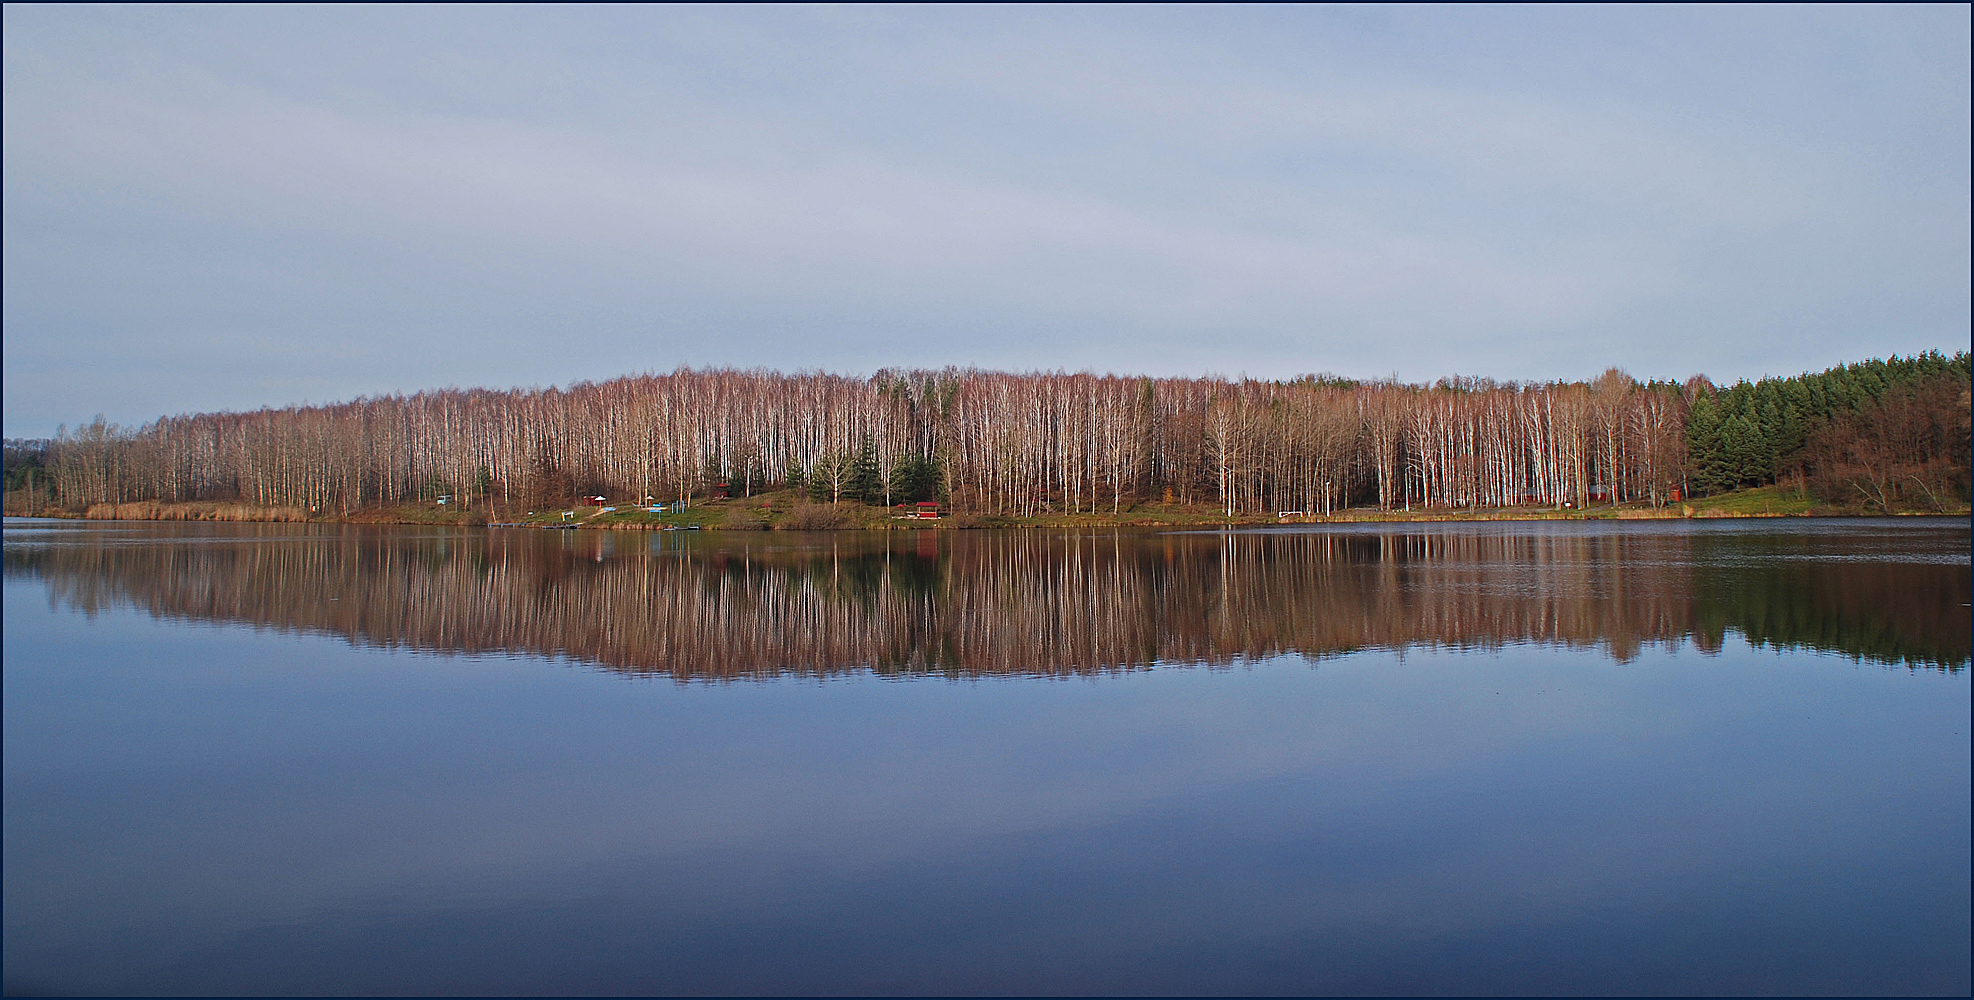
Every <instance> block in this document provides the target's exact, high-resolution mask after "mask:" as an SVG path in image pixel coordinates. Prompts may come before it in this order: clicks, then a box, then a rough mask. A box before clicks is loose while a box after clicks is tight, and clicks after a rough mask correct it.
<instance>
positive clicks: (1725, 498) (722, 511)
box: [8, 490, 1969, 532]
mask: <svg viewBox="0 0 1974 1000" xmlns="http://www.w3.org/2000/svg"><path fill="white" fill-rule="evenodd" d="M754 499H759V498H754ZM791 513H792V514H793V515H794V516H791ZM1968 515H1969V511H1968V510H1967V509H1964V508H1963V509H1961V510H1948V511H1917V510H1915V511H1891V512H1886V511H1874V510H1865V509H1846V508H1839V507H1835V506H1834V505H1824V504H1819V503H1815V502H1813V501H1811V500H1809V499H1808V498H1806V497H1802V496H1787V497H1778V496H1774V495H1772V494H1770V493H1769V491H1764V490H1750V491H1743V492H1742V493H1739V494H1723V495H1721V496H1718V497H1709V498H1706V499H1704V500H1702V501H1700V502H1698V503H1682V504H1676V505H1668V506H1664V507H1656V508H1655V507H1650V506H1646V505H1642V504H1640V505H1625V506H1600V507H1594V508H1590V509H1585V510H1576V509H1567V508H1566V509H1562V510H1558V509H1555V508H1550V507H1544V508H1514V507H1508V508H1487V509H1480V510H1468V509H1452V510H1446V509H1432V510H1412V511H1396V510H1394V511H1382V510H1377V509H1375V508H1355V509H1351V510H1347V511H1338V512H1336V513H1334V514H1331V515H1327V516H1326V515H1320V514H1319V515H1311V516H1294V517H1279V516H1278V517H1255V516H1237V517H1233V518H1228V517H1226V516H1224V515H1223V514H1221V513H1220V512H1219V511H1218V510H1200V509H1198V508H1196V507H1195V508H1184V507H1154V508H1152V509H1145V508H1142V507H1141V508H1138V509H1136V510H1132V511H1123V512H1120V513H1118V514H1115V515H1111V514H1083V513H1078V514H1059V513H1050V514H1039V515H1034V516H1029V517H1019V516H1000V515H975V514H967V513H959V514H955V515H950V516H944V517H939V518H936V519H920V518H913V517H901V516H898V515H896V514H894V513H892V511H891V509H889V508H883V507H870V506H865V505H863V504H850V503H844V504H835V505H830V504H816V505H789V504H786V503H781V504H778V503H776V502H775V500H774V499H773V498H769V499H767V500H765V501H762V502H760V503H758V504H757V503H755V502H754V500H753V499H750V500H749V501H747V502H744V503H743V502H736V501H709V502H707V503H704V504H701V505H699V506H695V507H688V508H686V509H684V510H678V511H671V512H668V513H667V514H662V515H651V514H648V513H646V512H645V511H643V510H620V511H615V512H602V511H599V512H598V513H594V514H590V515H587V516H585V517H582V518H578V519H567V518H559V517H558V518H557V519H554V520H551V519H549V518H547V517H546V516H544V515H533V516H532V517H531V518H530V519H528V520H522V521H493V520H492V519H491V518H489V517H488V515H487V512H486V511H484V510H458V509H447V508H445V507H440V506H436V505H431V504H405V505H399V506H396V507H388V508H366V509H363V510H357V511H351V512H349V513H329V514H324V513H319V512H311V511H306V510H302V509H300V508H295V507H258V506H254V505H251V504H241V503H232V502H213V501H193V502H185V503H169V504H167V503H160V502H157V501H141V502H136V503H126V504H95V505H92V506H91V507H89V508H87V509H86V510H83V511H75V510H47V509H44V510H41V511H37V512H34V513H31V514H9V515H8V516H9V517H43V518H50V519H56V520H90V521H214V522H218V521H225V522H236V523H287V524H390V525H406V526H416V525H423V526H430V527H507V528H534V529H539V530H565V531H567V530H578V531H676V530H688V531H755V532H759V531H767V530H809V531H814V530H870V531H890V530H897V531H908V530H928V529H930V530H945V531H952V530H966V529H975V528H1061V529H1069V528H1200V529H1208V528H1269V527H1284V526H1288V525H1303V524H1325V525H1339V524H1444V523H1461V522H1481V521H1680V520H1741V519H1752V518H1802V517H1872V518H1879V517H1884V518H1891V517H1926V516H1930V517H1956V516H1957V517H1966V516H1968ZM819 516H820V518H821V520H822V522H823V523H818V517H819ZM790 522H793V523H790Z"/></svg>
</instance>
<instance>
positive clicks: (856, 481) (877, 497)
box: [843, 437, 884, 503]
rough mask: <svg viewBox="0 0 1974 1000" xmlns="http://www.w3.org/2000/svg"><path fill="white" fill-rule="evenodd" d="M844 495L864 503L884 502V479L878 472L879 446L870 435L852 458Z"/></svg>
mask: <svg viewBox="0 0 1974 1000" xmlns="http://www.w3.org/2000/svg"><path fill="white" fill-rule="evenodd" d="M843 495H844V496H848V497H855V498H856V499H858V500H861V501H863V502H864V503H883V502H884V479H883V477H881V476H879V475H878V472H877V446H876V445H873V444H872V443H871V440H870V438H868V437H867V438H864V444H863V447H862V448H859V449H858V450H857V456H856V457H855V458H853V459H851V460H850V475H849V478H848V480H847V481H846V482H845V483H844V486H843Z"/></svg>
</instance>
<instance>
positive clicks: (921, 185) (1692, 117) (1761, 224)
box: [0, 4, 1970, 437]
mask: <svg viewBox="0 0 1974 1000" xmlns="http://www.w3.org/2000/svg"><path fill="white" fill-rule="evenodd" d="M1969 35H1970V23H1969V8H1968V7H1967V6H1965V5H1952V6H1930V7H1883V6H1872V7H1842V8H1837V7H1807V8H1779V7H1770V6H1760V7H1733V8H1718V7H1698V8H1685V7H1682V8H1652V7H1643V8H1622V9H1611V8H1606V7H1598V8H1552V7H1535V8H1529V7H1515V8H1473V7H1456V8H1430V7H1426V8H1421V7H1399V8H1392V7H1370V8H1364V7H1248V8H1239V7H1234V8H1230V7H1203V8H1202V7H1146V8H1118V7H1108V6H1106V7H1092V8H1075V7H1069V8H1063V7H1046V8H1028V7H1016V8H981V7H965V8H952V7H934V8H896V7H876V8H860V7H848V8H844V7H826V8H790V7H767V8H749V7H730V6H722V7H711V8H695V7H659V8H624V7H589V8H585V7H540V8H537V7H488V8H462V7H450V6H448V7H414V8H398V7H347V6H346V7H330V8H309V7H234V6H218V7H198V8H174V7H149V6H144V7H95V8H85V7H76V6H35V5H21V4H8V5H6V6H5V8H4V36H0V46H4V53H5V57H4V87H5V92H4V151H3V154H0V155H3V157H4V171H3V172H4V213H0V240H3V241H4V303H3V304H0V305H3V308H0V324H4V342H3V347H0V352H3V354H4V357H3V358H0V360H3V361H4V364H3V365H0V381H3V382H4V385H0V388H3V389H4V397H3V399H4V403H0V424H4V431H5V434H6V436H8V437H38V436H43V435H47V434H49V433H52V432H53V431H55V429H56V428H57V426H58V425H60V424H63V423H67V424H69V425H70V426H74V425H76V424H78V423H82V422H86V421H88V420H89V419H91V418H92V417H93V416H95V415H97V414H101V415H104V416H105V417H106V418H107V419H109V420H110V421H112V422H116V423H123V424H139V423H142V422H145V421H148V420H152V419H155V418H157V417H158V416H160V415H164V414H175V413H184V412H197V411H207V410H217V409H231V410H240V409H256V408H259V407H263V406H277V407H278V406H286V405H291V404H296V403H304V402H317V403H321V402H331V401H337V400H343V399H350V398H354V397H357V396H363V395H376V394H385V393H394V392H416V391H418V390H421V389H430V388H440V387H445V386H494V387H507V386H546V385H566V384H569V383H571V382H574V381H581V380H600V379H606V378H611V377H614V376H617V375H623V374H630V373H635V372H642V371H669V370H671V369H673V368H676V367H678V366H681V365H690V366H694V367H704V366H734V367H748V368H751V367H767V368H774V369H779V370H784V371H795V370H804V369H822V370H827V371H833V372H843V373H852V374H867V373H870V372H874V371H877V370H879V369H883V368H899V367H934V368H937V367H945V366H948V365H959V366H979V367H985V368H997V369H1010V370H1022V371H1027V370H1056V369H1062V370H1069V371H1078V370H1090V371H1096V372H1117V373H1128V374H1150V375H1207V374H1219V375H1227V376H1239V375H1248V376H1252V377H1257V378H1288V377H1293V376H1295V375H1298V374H1303V373H1310V372H1330V373H1335V374H1340V375H1345V376H1349V377H1356V378H1379V377H1387V376H1391V375H1396V376H1397V377H1399V378H1402V379H1405V380H1409V381H1420V380H1431V379H1436V378H1438V377H1441V376H1444V375H1451V374H1477V375H1485V376H1491V377H1494V378H1500V379H1518V380H1550V379H1557V378H1567V379H1576V378H1588V377H1593V376H1595V375H1596V374H1598V373H1599V372H1601V371H1603V370H1604V369H1605V368H1607V367H1610V366H1613V365H1615V366H1618V367H1621V368H1623V369H1625V370H1627V371H1629V372H1630V373H1631V374H1632V375H1634V376H1635V377H1638V378H1640V379H1647V378H1682V379H1683V378H1685V377H1687V376H1690V375H1692V374H1695V373H1705V374H1707V375H1709V376H1711V377H1713V378H1714V379H1716V380H1717V381H1731V380H1733V379H1735V378H1741V377H1749V378H1756V377H1760V376H1762V375H1765V374H1776V375H1786V374H1794V373H1797V372H1801V371H1807V370H1820V369H1822V368H1825V367H1828V366H1830V365H1833V364H1837V363H1841V362H1844V361H1851V360H1861V359H1864V358H1868V357H1882V356H1884V355H1887V354H1892V353H1901V354H1910V353H1914V352H1917V351H1922V350H1928V349H1940V350H1945V351H1948V352H1952V351H1956V350H1965V349H1967V347H1968V343H1969V329H1970V306H1969V271H1970V259H1969V258H1970V253H1969V245H1970V235H1969V218H1970V204H1969V185H1970V177H1969V159H1970V150H1969V113H1970V111H1969V89H1970V80H1969V60H1970V53H1969Z"/></svg>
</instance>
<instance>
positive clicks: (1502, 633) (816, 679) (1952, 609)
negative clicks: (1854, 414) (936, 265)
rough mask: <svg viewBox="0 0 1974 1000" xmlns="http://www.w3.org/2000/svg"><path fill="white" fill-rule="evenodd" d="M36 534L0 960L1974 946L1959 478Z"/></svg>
mask: <svg viewBox="0 0 1974 1000" xmlns="http://www.w3.org/2000/svg"><path fill="white" fill-rule="evenodd" d="M4 550H5V582H4V592H5V619H4V623H5V636H4V640H5V658H4V695H5V705H4V711H5V735H4V738H5V765H4V770H5V775H4V824H5V826H4V829H5V851H4V879H5V887H4V895H5V899H4V909H5V941H4V947H5V956H4V957H5V974H6V984H7V988H8V990H9V991H10V992H28V991H48V992H57V993H61V992H80V993H113V994H114V993H263V992H265V993H570V992H574V993H679V992H685V993H754V994H758V993H789V992H794V993H956V992H958V993H967V992H975V993H977V992H986V993H1241V994H1254V993H1296V994H1312V993H1346V994H1363V993H1812V994H1818V993H1846V994H1848V993H1872V994H1888V993H1889V994H1912V993H1947V994H1955V993H1957V994H1966V993H1968V992H1969V990H1970V971H1969V970H1970V948H1969V939H1970V920H1969V912H1970V892H1969V881H1970V876H1969V869H1970V837H1969V827H1970V820H1969V815H1970V798H1969V786H1970V770H1969V768H1970V762H1969V734H1968V722H1969V713H1970V700H1969V673H1968V670H1967V667H1968V665H1969V629H1970V623H1969V603H1970V586H1969V530H1968V523H1967V522H1966V521H1965V520H1954V519H1921V518H1900V519H1880V520H1814V521H1811V520H1779V519H1773V520H1751V521H1672V522H1665V521H1660V522H1604V523H1587V522H1498V523H1489V524H1442V525H1431V524H1406V525H1359V526H1338V527H1332V528H1308V529H1303V528H1297V529H1282V530H1256V531H1239V532H1225V533H1222V532H1183V533H1179V532H1174V533H1149V532H1113V531H1104V532H1089V533H1061V532H1045V531H904V532H891V533H884V534H852V533H835V534H809V535H803V534H794V533H715V532H654V533H630V532H593V531H531V530H518V529H492V530H485V529H481V530H470V529H431V528H412V527H356V526H348V527H337V526H327V527H325V526H287V525H201V524H159V523H136V522H107V523H105V522H87V523H85V522H49V521H26V520H15V519H9V520H8V521H7V522H6V526H5V535H4Z"/></svg>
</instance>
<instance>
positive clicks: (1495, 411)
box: [7, 352, 1969, 517]
mask: <svg viewBox="0 0 1974 1000" xmlns="http://www.w3.org/2000/svg"><path fill="white" fill-rule="evenodd" d="M1968 375H1969V358H1968V354H1967V353H1966V352H1961V353H1957V354H1955V355H1953V356H1951V357H1948V356H1946V355H1943V354H1940V353H1938V352H1930V353H1926V354H1921V355H1918V356H1915V357H1912V358H1898V357H1893V358H1890V359H1887V360H1883V361H1870V362H1865V363H1862V364H1855V365H1846V366H1841V367H1838V368H1833V369H1830V370H1829V371H1826V372H1822V373H1818V374H1811V375H1803V376H1797V377H1794V378H1787V379H1763V380H1761V381H1759V382H1753V383H1750V382H1747V381H1742V382H1739V383H1736V384H1734V385H1732V386H1728V387H1724V388H1722V387H1717V386H1715V385H1713V384H1712V383H1710V382H1708V381H1707V380H1706V379H1704V378H1701V377H1697V376H1696V377H1695V378H1693V379H1690V380H1688V381H1687V382H1685V383H1675V382H1659V381H1650V382H1642V383H1641V382H1639V381H1637V380H1635V379H1633V378H1631V377H1630V376H1628V375H1626V374H1625V373H1623V372H1621V371H1618V370H1616V369H1612V370H1611V371H1608V372H1606V373H1605V374H1604V375H1603V376H1601V377H1599V378H1597V379H1595V380H1592V381H1588V382H1551V383H1537V384H1516V383H1513V382H1507V383H1501V382H1495V381H1492V380H1488V379H1480V378H1448V379H1441V380H1440V381H1438V382H1437V383H1433V384H1430V385H1418V384H1406V383H1400V382H1397V381H1382V382H1358V381H1352V380H1348V379H1341V378H1335V377H1328V376H1315V375H1312V376H1305V377H1302V378H1297V379H1293V380H1284V381H1269V380H1259V379H1223V378H1143V377H1124V376H1116V375H1094V374H1090V373H1075V374H1071V373H1062V372H1054V373H1048V372H1039V373H1007V372H993V371H980V370H974V369H945V370H938V371H923V370H921V371H889V370H887V371H882V372H879V373H877V374H876V375H874V376H871V377H869V378H860V377H851V376H842V375H831V374H826V373H818V372H804V373H796V374H783V373H778V372H772V371H764V370H752V371H739V370H730V369H712V370H694V369H686V368H681V369H679V370H677V371H674V372H671V373H668V374H659V375H654V374H645V375H637V376H630V377H625V378H618V379H612V380H609V381H604V382H597V383H579V384H576V385H572V386H569V387H567V388H548V389H515V390H506V391H500V390H487V389H471V390H456V389H446V390H438V391H430V392H421V393H417V394H413V395H391V396H378V397H367V398H361V399H357V400H353V401H350V402H346V403H338V404H332V405H325V406H297V407H286V408H281V409H263V410H257V411H253V412H225V413H203V414H193V415H183V416H173V417H163V418H160V419H158V420H156V421H154V422H152V423H149V424H145V425H143V426H141V427H118V426H115V425H110V424H107V423H105V422H104V421H103V420H101V419H100V418H98V419H97V420H96V421H94V422H92V423H90V424H88V425H85V426H82V427H79V428H75V429H68V428H64V429H63V430H62V431H61V432H60V433H58V434H57V436H56V437H55V438H54V439H53V440H52V441H49V442H45V443H42V444H41V445H40V446H39V450H36V449H35V448H33V447H30V445H31V444H32V443H29V442H9V449H8V453H7V454H8V456H9V457H8V462H9V471H8V486H9V489H10V490H12V489H14V488H15V484H14V478H15V471H14V470H15V466H16V451H17V450H19V451H20V452H21V454H22V456H23V457H22V458H21V464H22V467H23V468H25V463H26V461H27V458H26V457H25V456H28V455H30V454H31V455H32V457H33V461H34V462H37V463H39V464H38V465H36V466H35V468H36V469H38V470H39V473H38V474H39V475H40V476H41V479H40V480H39V481H40V482H42V483H44V484H46V485H45V488H46V489H47V490H48V491H49V496H50V497H51V498H52V499H53V500H54V501H55V502H56V503H60V504H64V505H69V506H82V505H88V504H95V503H117V502H130V501H136V500H161V501H167V502H169V501H187V500H239V501H243V502H248V503H254V504H261V505H266V506H288V507H297V508H302V509H306V510H311V511H318V512H338V511H340V512H349V511H352V510H355V509H358V508H361V507H368V506H379V505H391V504H397V503H403V502H407V501H419V500H427V501H429V500H435V499H437V498H439V497H442V496H449V497H452V498H455V500H456V502H461V503H469V504H492V505H494V506H495V508H496V510H500V509H507V508H516V507H533V506H538V505H545V504H552V503H559V502H564V501H566V500H568V499H569V498H571V497H575V496H582V495H602V496H606V497H610V498H613V499H616V498H623V499H633V500H641V499H644V498H646V497H651V498H656V499H662V500H667V501H676V502H680V503H688V504H689V503H692V502H694V501H695V500H697V499H700V498H704V497H707V496H709V495H712V494H714V493H716V492H719V491H725V492H728V493H730V494H732V495H735V496H742V495H751V494H753V493H755V492H759V491H763V490H775V489H784V488H791V487H792V488H802V489H806V490H807V491H809V494H810V495H811V496H812V497H814V498H816V499H818V500H823V501H829V502H842V501H860V502H865V503H883V504H893V503H901V502H906V501H910V500H920V499H930V498H934V497H937V498H940V499H943V500H945V501H946V502H947V503H949V504H951V505H952V506H953V507H955V508H956V509H962V510H969V511H977V512H980V513H987V514H1015V515H1032V514H1036V513H1040V512H1044V511H1057V512H1089V513H1095V512H1100V511H1109V512H1112V513H1116V512H1118V511H1120V510H1122V509H1125V508H1128V507H1130V506H1132V505H1134V504H1139V503H1146V502H1153V503H1174V502H1176V503H1185V504H1198V503H1212V504H1215V505H1218V506H1219V507H1220V508H1222V509H1223V510H1224V511H1225V513H1226V514H1227V515H1228V516H1230V517H1232V516H1238V515H1253V514H1263V513H1267V512H1279V511H1304V512H1310V513H1320V512H1325V511H1329V510H1333V509H1339V508H1344V507H1351V506H1360V505H1375V506H1377V507H1380V508H1383V509H1398V508H1406V509H1409V508H1412V507H1414V506H1425V507H1432V508H1459V507H1509V506H1518V505H1546V506H1558V507H1560V506H1564V505H1570V506H1576V507H1582V506H1587V505H1592V504H1597V503H1613V504H1615V503H1626V502H1647V503H1651V504H1654V505H1660V504H1665V503H1668V502H1671V501H1673V500H1674V499H1675V498H1678V497H1691V496H1696V495H1706V494H1709V493H1713V492H1718V491H1722V490H1728V489H1733V488H1735V487H1738V486H1745V485H1758V484H1762V483H1773V482H1777V481H1780V480H1783V479H1788V478H1790V477H1794V478H1796V479H1797V480H1799V481H1801V482H1803V483H1805V484H1807V485H1810V486H1814V487H1815V488H1818V489H1821V490H1824V491H1826V492H1828V493H1830V494H1832V496H1833V498H1835V497H1840V496H1841V497H1842V498H1843V499H1846V500H1849V501H1852V502H1869V503H1872V504H1875V505H1878V506H1883V507H1886V508H1887V509H1889V507H1890V505H1892V504H1894V503H1899V502H1907V501H1911V500H1913V499H1915V498H1918V499H1921V500H1927V501H1928V502H1931V503H1933V504H1934V505H1935V506H1947V505H1951V504H1953V503H1956V502H1964V500H1965V498H1966V496H1967V478H1968V477H1967V465H1968V461H1967V441H1968V435H1967V386H1968ZM17 444H18V445H20V446H21V447H20V448H19V449H16V447H15V445H17ZM23 478H24V479H25V478H26V474H25V473H24V474H23ZM11 496H12V494H11V493H10V497H11ZM11 502H12V501H11V500H10V504H11ZM10 509H11V508H10Z"/></svg>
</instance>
